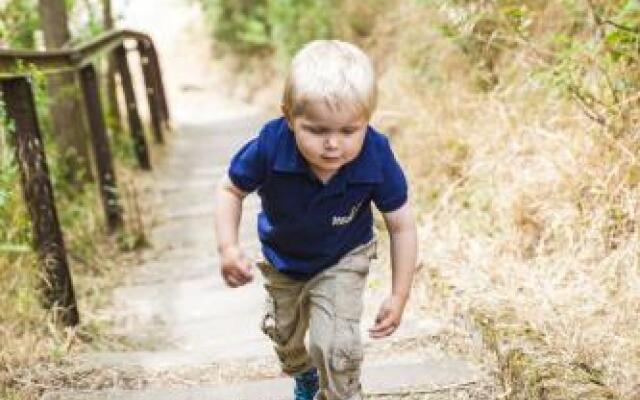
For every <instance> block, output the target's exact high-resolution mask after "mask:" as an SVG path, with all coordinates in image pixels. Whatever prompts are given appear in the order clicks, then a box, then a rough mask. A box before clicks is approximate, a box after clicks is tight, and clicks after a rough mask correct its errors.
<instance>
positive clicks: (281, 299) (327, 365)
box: [258, 240, 376, 400]
mask: <svg viewBox="0 0 640 400" xmlns="http://www.w3.org/2000/svg"><path fill="white" fill-rule="evenodd" d="M375 253H376V243H375V240H373V241H371V242H369V243H367V244H364V245H361V246H358V247H356V248H355V249H353V250H352V251H351V252H349V253H348V254H346V255H345V256H344V257H343V258H342V259H340V260H339V261H338V263H336V264H335V265H333V266H331V267H329V268H328V269H326V270H324V271H323V272H321V273H319V274H318V275H316V276H314V277H313V278H312V279H311V280H309V281H297V280H294V279H292V278H289V277H288V276H286V275H284V274H282V273H280V272H278V271H277V270H276V269H275V268H274V267H273V266H271V265H270V264H269V263H267V262H264V261H261V262H258V267H259V268H260V270H261V272H262V274H263V276H264V278H265V285H264V286H265V288H266V290H267V299H266V307H265V313H264V317H263V320H262V330H263V332H264V333H265V334H266V335H267V336H269V337H270V338H271V340H273V342H274V345H275V346H274V347H275V350H276V353H277V355H278V357H279V359H280V362H281V366H282V370H283V371H284V372H285V373H286V374H288V375H296V374H298V373H301V372H305V371H307V370H308V369H309V368H311V367H312V366H315V367H317V368H318V372H319V375H320V391H319V392H318V394H317V395H316V397H315V399H316V400H360V399H361V398H362V389H361V386H360V365H361V363H362V355H363V352H362V343H361V340H360V317H361V315H362V293H363V290H364V286H365V283H366V278H367V274H368V272H369V264H370V262H371V259H372V258H374V257H375ZM307 330H308V331H309V342H308V348H307V347H306V346H305V335H306V332H307Z"/></svg>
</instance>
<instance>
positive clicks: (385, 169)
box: [373, 139, 408, 213]
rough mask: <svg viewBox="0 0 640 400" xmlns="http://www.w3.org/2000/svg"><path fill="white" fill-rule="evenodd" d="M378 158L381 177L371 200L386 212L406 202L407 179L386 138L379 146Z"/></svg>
mask: <svg viewBox="0 0 640 400" xmlns="http://www.w3.org/2000/svg"><path fill="white" fill-rule="evenodd" d="M380 159H381V161H382V162H381V164H382V177H383V179H382V182H380V183H379V184H378V186H377V187H376V189H375V191H374V193H373V202H374V204H375V205H376V207H377V208H378V210H380V211H381V212H383V213H387V212H392V211H395V210H397V209H399V208H400V207H402V206H403V205H404V203H406V201H407V197H408V195H407V192H408V188H407V179H406V178H405V175H404V172H403V171H402V168H401V167H400V164H398V161H397V160H396V158H395V156H394V155H393V151H392V150H391V146H390V145H389V141H388V140H386V139H385V141H384V144H383V145H382V146H381V151H380Z"/></svg>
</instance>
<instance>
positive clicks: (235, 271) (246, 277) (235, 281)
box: [222, 267, 253, 287]
mask: <svg viewBox="0 0 640 400" xmlns="http://www.w3.org/2000/svg"><path fill="white" fill-rule="evenodd" d="M222 275H223V278H224V280H225V282H227V285H229V286H231V287H238V286H242V285H244V284H245V283H248V282H251V281H252V280H253V274H251V272H250V271H246V270H244V269H242V268H239V267H235V268H228V269H226V270H225V271H224V272H223V274H222Z"/></svg>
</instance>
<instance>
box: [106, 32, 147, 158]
mask: <svg viewBox="0 0 640 400" xmlns="http://www.w3.org/2000/svg"><path fill="white" fill-rule="evenodd" d="M114 54H115V56H116V60H117V63H118V72H119V73H120V80H121V82H122V91H123V92H124V99H125V103H126V107H125V108H126V110H127V117H128V119H129V130H130V131H131V136H132V138H133V147H134V151H135V153H136V157H137V158H138V163H139V164H140V168H142V169H145V170H150V169H151V161H150V159H149V149H148V147H147V140H146V139H145V137H144V130H143V129H142V122H140V114H138V106H137V103H136V95H135V92H134V91H133V83H132V81H131V73H130V72H129V63H128V62H127V50H126V49H125V48H124V44H120V46H118V47H116V49H115V50H114Z"/></svg>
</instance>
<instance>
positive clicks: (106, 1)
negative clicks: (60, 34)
mask: <svg viewBox="0 0 640 400" xmlns="http://www.w3.org/2000/svg"><path fill="white" fill-rule="evenodd" d="M102 10H103V19H104V29H105V30H110V29H113V28H114V23H113V12H112V8H111V0H103V4H102ZM107 64H108V67H107V76H106V80H107V97H108V101H109V108H108V115H109V118H108V125H109V127H110V128H113V129H114V130H115V131H116V132H122V119H121V118H122V117H121V115H120V109H119V108H118V95H117V92H116V90H117V84H116V61H115V58H114V55H113V53H111V54H110V55H109V57H108V58H107Z"/></svg>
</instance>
